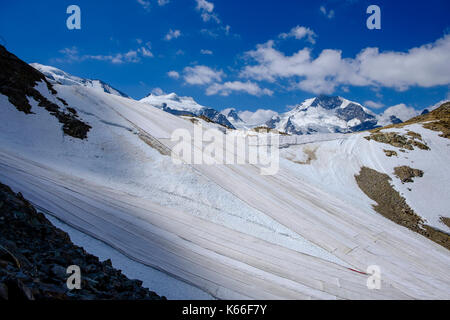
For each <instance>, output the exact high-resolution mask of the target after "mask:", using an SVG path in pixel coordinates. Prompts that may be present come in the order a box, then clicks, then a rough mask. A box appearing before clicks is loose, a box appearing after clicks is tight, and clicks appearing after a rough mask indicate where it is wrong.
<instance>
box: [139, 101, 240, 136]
mask: <svg viewBox="0 0 450 320" xmlns="http://www.w3.org/2000/svg"><path fill="white" fill-rule="evenodd" d="M139 102H142V103H146V104H149V105H151V106H153V107H157V108H159V109H162V110H164V111H166V112H169V113H171V114H174V115H177V116H182V115H185V116H204V117H207V118H208V119H210V120H211V121H213V122H216V123H218V124H220V125H223V126H226V127H228V128H230V129H236V127H235V126H234V125H233V124H232V123H231V122H230V121H229V120H228V119H227V117H226V116H225V115H223V114H222V113H220V112H219V111H217V110H215V109H213V108H209V107H205V106H202V105H200V104H198V103H197V102H196V101H195V100H194V99H193V98H191V97H180V96H178V95H177V94H176V93H169V94H162V95H156V94H153V93H151V94H149V95H148V96H146V97H145V98H143V99H141V100H140V101H139Z"/></svg>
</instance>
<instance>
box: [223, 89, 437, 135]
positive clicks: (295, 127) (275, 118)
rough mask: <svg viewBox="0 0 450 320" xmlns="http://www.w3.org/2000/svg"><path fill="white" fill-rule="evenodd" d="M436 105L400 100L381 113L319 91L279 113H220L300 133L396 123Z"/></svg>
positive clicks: (242, 124)
mask: <svg viewBox="0 0 450 320" xmlns="http://www.w3.org/2000/svg"><path fill="white" fill-rule="evenodd" d="M443 102H444V101H441V104H442V103H443ZM436 106H437V105H436ZM436 106H431V107H429V108H428V109H424V110H423V111H421V110H415V109H414V108H411V107H408V106H406V105H404V104H399V105H395V106H392V107H389V108H387V109H386V110H384V112H382V113H380V114H375V113H374V112H372V111H371V110H369V109H368V108H366V107H364V106H363V105H362V104H361V103H358V102H354V101H350V100H348V99H345V98H343V97H339V96H328V95H320V96H318V97H313V98H310V99H306V100H305V101H303V102H302V103H300V104H298V105H295V106H294V107H293V108H292V109H291V110H290V111H288V112H285V113H281V114H278V113H277V112H275V111H273V110H263V109H260V110H257V111H255V112H249V111H236V110H235V109H225V110H223V111H222V114H224V115H225V116H226V117H227V119H228V120H229V121H230V122H231V123H232V124H233V125H234V126H235V127H236V128H253V127H259V126H265V127H268V128H270V129H275V130H277V131H280V132H285V133H289V134H294V135H303V134H314V133H350V132H357V131H363V130H370V129H374V128H377V127H382V126H386V125H389V124H398V123H402V122H404V121H406V120H408V119H410V118H413V117H415V116H418V115H420V114H421V113H426V112H427V111H431V110H434V109H435V108H436Z"/></svg>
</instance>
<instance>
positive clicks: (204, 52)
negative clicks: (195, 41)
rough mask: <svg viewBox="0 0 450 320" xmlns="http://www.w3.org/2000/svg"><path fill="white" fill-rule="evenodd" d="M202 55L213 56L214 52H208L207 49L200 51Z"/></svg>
mask: <svg viewBox="0 0 450 320" xmlns="http://www.w3.org/2000/svg"><path fill="white" fill-rule="evenodd" d="M200 53H201V54H205V55H212V54H213V52H212V51H211V50H206V49H201V50H200Z"/></svg>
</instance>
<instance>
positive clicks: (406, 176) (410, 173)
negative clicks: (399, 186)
mask: <svg viewBox="0 0 450 320" xmlns="http://www.w3.org/2000/svg"><path fill="white" fill-rule="evenodd" d="M394 174H395V176H396V177H397V178H399V179H400V180H401V181H402V183H406V182H414V180H413V178H415V177H423V171H422V170H420V169H413V168H411V167H408V166H400V167H395V168H394Z"/></svg>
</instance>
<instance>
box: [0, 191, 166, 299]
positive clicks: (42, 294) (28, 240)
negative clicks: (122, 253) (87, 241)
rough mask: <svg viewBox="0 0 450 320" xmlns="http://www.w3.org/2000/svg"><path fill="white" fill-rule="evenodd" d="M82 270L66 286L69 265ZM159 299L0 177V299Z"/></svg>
mask: <svg viewBox="0 0 450 320" xmlns="http://www.w3.org/2000/svg"><path fill="white" fill-rule="evenodd" d="M71 265H77V266H79V267H80V271H81V289H80V290H77V289H74V290H69V289H68V287H67V285H66V281H67V279H68V277H69V276H70V274H67V273H66V270H67V267H69V266H71ZM42 299H44V300H97V299H102V300H105V299H120V300H159V299H164V297H163V298H161V297H159V296H158V295H157V294H156V293H154V292H151V291H150V290H148V289H146V288H143V287H142V282H141V281H139V280H130V279H128V278H127V277H126V276H125V275H123V274H122V273H121V271H120V270H116V269H114V268H113V267H112V265H111V261H110V260H106V261H104V262H101V261H99V259H98V258H97V257H95V256H93V255H91V254H89V253H87V252H86V251H85V250H84V249H83V248H81V247H78V246H76V245H74V244H73V243H72V242H71V241H70V238H69V236H68V235H67V234H66V233H65V232H63V231H61V230H60V229H58V228H56V227H54V226H53V225H52V224H51V223H50V222H49V221H48V220H47V219H46V218H45V216H44V215H43V214H42V213H39V212H37V211H36V209H35V208H34V207H33V206H32V205H31V204H30V203H29V202H28V201H27V200H25V199H24V198H23V196H22V195H21V194H20V193H18V194H15V193H14V192H13V191H12V190H11V189H10V188H9V187H7V186H5V185H3V184H1V183H0V300H42Z"/></svg>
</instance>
